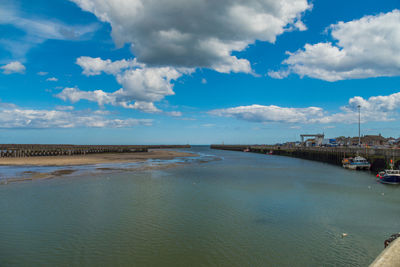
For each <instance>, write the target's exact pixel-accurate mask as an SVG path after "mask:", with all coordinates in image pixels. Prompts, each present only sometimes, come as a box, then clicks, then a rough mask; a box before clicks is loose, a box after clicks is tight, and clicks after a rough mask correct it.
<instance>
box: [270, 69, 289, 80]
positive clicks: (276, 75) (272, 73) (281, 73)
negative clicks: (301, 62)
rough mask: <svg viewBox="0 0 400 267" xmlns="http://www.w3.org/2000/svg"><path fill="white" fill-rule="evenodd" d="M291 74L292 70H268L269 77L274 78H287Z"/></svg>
mask: <svg viewBox="0 0 400 267" xmlns="http://www.w3.org/2000/svg"><path fill="white" fill-rule="evenodd" d="M289 74H290V71H288V70H281V71H272V70H270V71H268V76H269V77H271V78H274V79H279V80H281V79H284V78H286V77H287V76H289Z"/></svg>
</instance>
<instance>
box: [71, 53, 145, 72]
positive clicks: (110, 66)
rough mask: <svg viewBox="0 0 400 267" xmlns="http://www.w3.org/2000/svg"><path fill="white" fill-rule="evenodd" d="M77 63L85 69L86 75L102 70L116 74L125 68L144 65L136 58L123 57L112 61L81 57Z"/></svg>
mask: <svg viewBox="0 0 400 267" xmlns="http://www.w3.org/2000/svg"><path fill="white" fill-rule="evenodd" d="M76 64H78V65H79V66H80V67H81V68H82V69H83V71H82V73H83V74H84V75H86V76H94V75H100V74H101V73H102V72H104V73H107V74H113V75H116V74H118V73H120V72H121V70H123V69H127V68H132V67H140V66H143V64H140V63H138V62H137V61H136V59H132V60H125V59H122V60H117V61H114V62H112V61H111V60H110V59H106V60H103V59H101V58H99V57H97V58H92V57H79V58H78V59H77V60H76Z"/></svg>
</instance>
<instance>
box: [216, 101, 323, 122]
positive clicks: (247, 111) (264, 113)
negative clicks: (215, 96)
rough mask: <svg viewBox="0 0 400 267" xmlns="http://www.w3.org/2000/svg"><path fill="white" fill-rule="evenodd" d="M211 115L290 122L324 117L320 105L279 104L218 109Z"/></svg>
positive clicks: (254, 120)
mask: <svg viewBox="0 0 400 267" xmlns="http://www.w3.org/2000/svg"><path fill="white" fill-rule="evenodd" d="M209 113H210V114H211V115H216V116H223V117H234V118H237V119H240V120H246V121H253V122H289V123H307V122H308V121H310V120H311V119H312V118H314V117H319V118H320V117H322V116H323V110H322V109H321V108H318V107H308V108H285V107H278V106H274V105H271V106H262V105H251V106H240V107H235V108H227V109H217V110H213V111H210V112H209Z"/></svg>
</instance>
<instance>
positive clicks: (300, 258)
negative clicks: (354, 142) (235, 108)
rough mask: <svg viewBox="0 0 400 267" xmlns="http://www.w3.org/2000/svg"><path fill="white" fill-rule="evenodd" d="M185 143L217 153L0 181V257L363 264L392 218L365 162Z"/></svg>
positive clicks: (392, 207)
mask: <svg viewBox="0 0 400 267" xmlns="http://www.w3.org/2000/svg"><path fill="white" fill-rule="evenodd" d="M193 151H195V152H202V153H204V154H209V155H215V157H217V158H223V160H219V161H216V160H212V161H208V162H207V163H205V164H199V162H198V161H197V162H193V163H191V164H185V165H182V166H181V167H179V168H170V169H162V170H149V171H139V172H138V171H136V172H120V173H102V174H99V175H90V176H85V175H81V176H79V177H76V176H74V175H73V174H71V176H70V177H68V179H67V178H65V179H54V180H40V181H34V182H21V183H13V184H9V185H7V186H0V199H1V201H0V211H1V216H0V265H1V266H3V265H5V266H8V265H16V266H21V265H28V266H32V265H49V266H60V265H85V266H98V265H102V266H111V265H112V266H114V265H127V266H209V265H214V266H365V265H368V264H369V263H371V262H372V260H373V259H374V257H376V256H377V255H378V254H379V252H380V251H381V250H382V249H383V241H384V240H385V239H386V238H387V237H388V236H390V235H391V234H393V233H396V232H399V230H400V207H399V203H400V191H399V190H400V188H399V187H390V186H384V185H382V184H379V183H376V181H375V177H374V176H373V175H371V174H368V173H364V172H354V171H348V170H344V169H342V168H339V167H336V166H332V165H328V164H323V163H318V162H312V161H306V160H300V159H294V158H286V157H279V156H270V155H260V154H251V153H240V152H229V151H214V150H209V149H208V148H205V147H195V148H193ZM158 163H159V162H157V161H154V162H149V164H158ZM382 193H384V194H382ZM342 233H347V234H348V236H347V237H345V238H342Z"/></svg>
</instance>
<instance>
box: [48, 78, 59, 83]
mask: <svg viewBox="0 0 400 267" xmlns="http://www.w3.org/2000/svg"><path fill="white" fill-rule="evenodd" d="M46 81H48V82H58V79H57V78H56V77H51V78H47V79H46Z"/></svg>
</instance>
